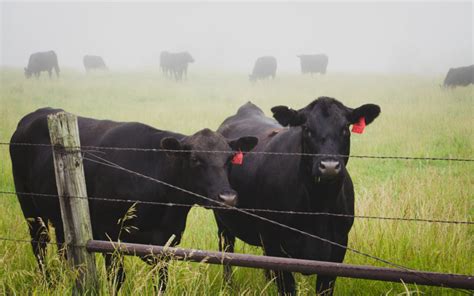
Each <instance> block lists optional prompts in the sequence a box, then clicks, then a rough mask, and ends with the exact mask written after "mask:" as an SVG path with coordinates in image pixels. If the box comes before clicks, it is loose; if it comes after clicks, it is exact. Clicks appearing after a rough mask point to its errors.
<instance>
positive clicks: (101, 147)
mask: <svg viewBox="0 0 474 296" xmlns="http://www.w3.org/2000/svg"><path fill="white" fill-rule="evenodd" d="M0 145H4V146H38V147H53V145H52V144H40V143H10V142H0ZM67 149H68V150H75V151H83V150H82V149H93V150H98V151H100V150H115V151H132V152H175V153H191V152H194V153H216V154H218V153H223V154H233V153H235V151H222V150H171V149H161V148H133V147H109V146H87V145H86V146H80V147H68V148H67ZM245 153H246V154H262V155H274V156H312V157H315V156H328V157H329V156H332V157H350V158H365V159H384V160H424V161H453V162H474V158H463V157H414V156H383V155H382V156H378V155H344V154H324V153H303V152H301V153H300V152H272V151H248V152H245Z"/></svg>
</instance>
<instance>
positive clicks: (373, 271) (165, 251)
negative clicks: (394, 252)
mask: <svg viewBox="0 0 474 296" xmlns="http://www.w3.org/2000/svg"><path fill="white" fill-rule="evenodd" d="M0 241H7V242H21V243H45V244H50V245H58V246H60V245H62V246H65V244H59V243H56V242H46V241H45V242H40V241H35V240H27V239H16V238H7V237H0ZM75 247H86V248H87V250H88V251H89V252H99V253H108V252H115V251H119V252H121V253H122V254H124V255H144V256H145V255H150V254H152V255H155V256H160V255H165V256H167V257H170V258H173V259H175V260H186V261H194V262H198V263H199V262H200V263H209V264H229V265H235V266H242V267H251V268H252V267H253V268H266V269H279V270H286V271H291V272H304V273H316V274H323V275H325V274H327V275H336V276H342V277H350V278H359V279H369V280H379V281H391V282H397V283H398V282H402V283H414V284H420V285H429V286H440V287H444V288H450V289H453V290H456V291H458V292H461V293H465V294H469V295H471V293H470V292H469V291H466V290H465V289H473V287H474V286H473V284H474V283H473V277H472V276H469V275H464V274H454V273H437V272H427V271H421V270H413V271H408V272H407V271H404V270H400V269H390V268H386V267H373V266H364V265H353V264H339V263H333V262H325V261H313V260H305V259H294V258H281V257H269V256H258V255H248V254H239V253H221V252H215V251H203V250H196V249H182V248H172V247H166V246H165V247H162V246H152V245H141V244H134V243H124V242H119V243H117V242H110V241H96V240H92V241H88V242H87V244H86V245H85V246H75ZM425 278H426V279H425ZM420 279H423V281H420Z"/></svg>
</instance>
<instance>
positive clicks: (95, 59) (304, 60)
mask: <svg viewBox="0 0 474 296" xmlns="http://www.w3.org/2000/svg"><path fill="white" fill-rule="evenodd" d="M297 57H298V58H299V59H300V66H301V73H303V74H306V73H310V74H313V73H320V74H326V71H327V67H328V61H329V58H328V56H327V55H325V54H304V55H298V56H297ZM193 62H194V58H193V57H192V56H191V54H190V53H189V52H177V53H171V52H168V51H163V52H161V54H160V68H161V71H162V73H163V75H164V76H166V77H169V78H174V79H175V80H176V81H179V80H183V78H184V79H186V78H187V74H188V64H190V63H193ZM83 64H84V68H85V70H86V72H90V71H93V70H108V68H107V66H106V65H105V62H104V59H103V58H102V57H100V56H94V55H86V56H84V59H83ZM53 69H54V70H55V72H56V76H58V77H59V65H58V57H57V55H56V53H55V52H54V51H46V52H37V53H33V54H31V55H30V59H29V60H28V66H27V67H26V68H25V76H26V78H30V77H31V76H32V75H34V76H35V77H36V78H38V77H39V76H40V73H41V72H42V71H47V72H48V74H49V77H50V78H51V74H52V70H53ZM276 70H277V60H276V58H275V57H273V56H263V57H259V58H258V59H257V60H256V61H255V64H254V67H253V71H252V74H250V75H249V80H250V81H257V80H263V79H266V78H269V77H271V78H273V79H274V78H275V76H276ZM469 84H474V65H471V66H467V67H460V68H451V69H449V71H448V74H447V75H446V78H445V80H444V83H443V85H444V87H455V86H467V85H469Z"/></svg>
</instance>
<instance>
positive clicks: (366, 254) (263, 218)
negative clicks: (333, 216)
mask: <svg viewBox="0 0 474 296" xmlns="http://www.w3.org/2000/svg"><path fill="white" fill-rule="evenodd" d="M91 155H92V156H94V157H96V158H97V159H100V161H97V160H93V159H90V158H86V157H84V159H85V160H87V161H91V162H95V163H97V164H101V165H104V166H108V167H111V168H115V169H118V170H121V171H124V172H127V173H129V174H132V175H136V176H138V177H141V178H144V179H146V180H149V181H152V182H155V183H158V184H161V185H164V186H167V187H170V188H173V189H176V190H179V191H182V192H184V193H187V194H190V195H193V196H195V197H198V198H201V199H204V200H207V201H210V202H212V203H215V204H219V205H221V206H224V207H229V208H234V209H235V211H238V212H240V213H243V214H245V215H248V216H251V217H254V218H257V219H259V220H262V221H265V222H268V223H270V224H273V225H277V226H279V227H281V228H284V229H288V230H291V231H293V232H297V233H300V234H302V235H304V236H307V237H310V238H313V239H317V240H319V241H322V242H325V243H328V244H330V245H333V246H336V247H339V248H343V249H346V250H348V251H350V252H353V253H355V254H358V255H361V256H364V257H366V258H370V259H372V260H375V261H379V262H382V263H385V264H387V265H390V266H393V267H396V268H399V269H403V270H405V271H407V272H410V273H412V274H413V275H415V276H418V277H419V278H422V279H425V280H427V281H430V282H432V283H434V282H433V280H432V279H430V278H428V277H425V276H423V275H420V274H419V273H418V272H417V271H416V270H414V269H411V268H408V267H406V266H403V265H401V264H398V263H393V262H391V261H388V260H386V259H383V258H380V257H378V256H374V255H371V254H368V253H365V252H362V251H359V250H357V249H354V248H352V247H348V246H345V245H342V244H340V243H337V242H334V241H331V240H329V239H326V238H323V237H321V236H318V235H315V234H312V233H309V232H306V231H303V230H300V229H298V228H295V227H292V226H289V225H286V224H283V223H280V222H278V221H275V220H272V219H268V218H266V217H262V216H259V215H257V214H254V213H251V212H248V211H245V210H242V209H240V208H236V207H233V206H229V205H226V204H225V203H222V202H220V201H217V200H213V199H211V198H209V197H206V196H204V195H201V194H198V193H195V192H192V191H189V190H186V189H183V188H180V187H178V186H175V185H172V184H169V183H166V182H164V181H161V180H158V179H155V178H152V177H150V176H147V175H144V174H141V173H139V172H136V171H133V170H130V169H127V168H124V167H122V166H120V165H118V164H117V163H114V162H112V161H109V160H106V159H104V158H101V157H99V156H97V155H94V154H91ZM456 290H458V291H460V292H464V293H468V292H466V291H464V290H461V289H456Z"/></svg>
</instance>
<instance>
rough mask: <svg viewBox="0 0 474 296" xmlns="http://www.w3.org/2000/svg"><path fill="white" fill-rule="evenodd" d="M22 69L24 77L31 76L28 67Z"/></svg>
mask: <svg viewBox="0 0 474 296" xmlns="http://www.w3.org/2000/svg"><path fill="white" fill-rule="evenodd" d="M23 69H24V70H25V77H26V78H30V77H31V74H32V73H31V71H30V69H28V68H23Z"/></svg>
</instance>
